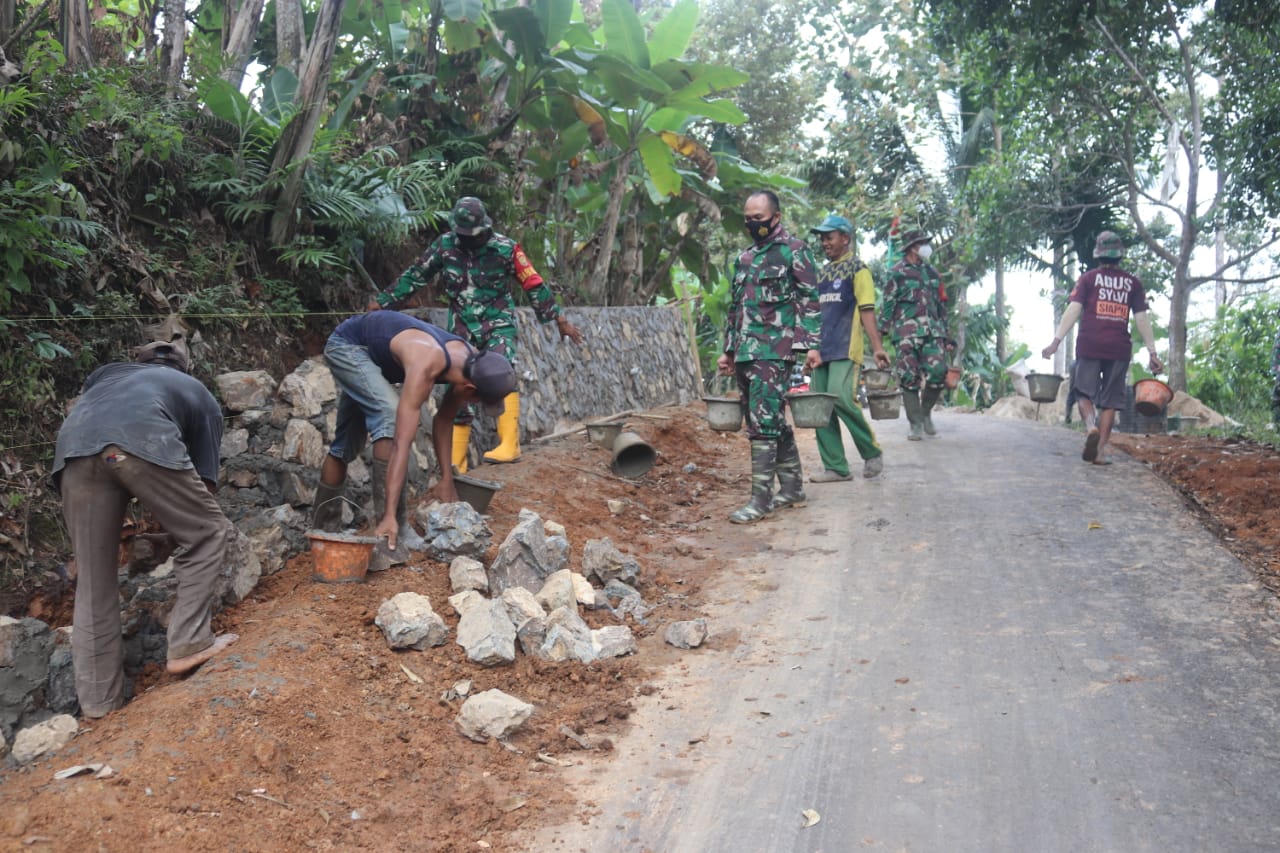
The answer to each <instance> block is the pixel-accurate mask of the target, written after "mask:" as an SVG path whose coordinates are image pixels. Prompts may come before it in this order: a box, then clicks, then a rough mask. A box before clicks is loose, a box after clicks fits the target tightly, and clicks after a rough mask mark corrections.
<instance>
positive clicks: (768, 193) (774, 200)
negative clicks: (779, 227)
mask: <svg viewBox="0 0 1280 853" xmlns="http://www.w3.org/2000/svg"><path fill="white" fill-rule="evenodd" d="M756 196H764V197H765V198H767V199H769V212H770V213H778V212H780V211H781V210H782V202H780V201H778V194H777V193H775V192H774V191H773V190H756V191H755V192H753V193H752V194H751V195H749V196H747V198H755V197H756Z"/></svg>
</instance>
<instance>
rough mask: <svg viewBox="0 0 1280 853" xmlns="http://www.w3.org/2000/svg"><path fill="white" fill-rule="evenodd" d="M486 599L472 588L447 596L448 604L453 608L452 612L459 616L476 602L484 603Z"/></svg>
mask: <svg viewBox="0 0 1280 853" xmlns="http://www.w3.org/2000/svg"><path fill="white" fill-rule="evenodd" d="M487 600H488V599H486V598H485V597H484V596H483V595H481V594H480V593H478V592H476V591H475V590H474V589H464V590H463V591H462V592H457V593H454V594H453V595H451V596H449V606H450V607H452V608H453V612H454V613H456V614H458V615H459V616H461V615H462V614H463V613H465V612H467V611H468V610H470V609H471V608H473V607H475V606H476V605H477V604H484V603H485V601H487Z"/></svg>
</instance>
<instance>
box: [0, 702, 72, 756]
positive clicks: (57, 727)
mask: <svg viewBox="0 0 1280 853" xmlns="http://www.w3.org/2000/svg"><path fill="white" fill-rule="evenodd" d="M79 728H80V726H79V725H78V724H77V723H76V718H75V717H73V716H71V715H70V714H59V715H58V716H56V717H50V718H49V719H47V720H45V721H44V722H42V723H37V724H35V725H34V726H31V727H30V728H25V729H23V730H22V731H20V732H18V734H17V736H16V737H15V738H14V739H13V747H12V748H11V750H10V754H11V755H12V756H13V760H14V762H16V763H18V764H26V763H28V762H30V761H35V760H36V759H37V758H39V757H40V756H42V755H44V754H46V753H49V752H54V751H56V750H59V749H61V748H62V747H64V746H66V745H67V744H68V743H70V742H71V739H72V738H73V737H75V736H76V732H77V731H78V730H79Z"/></svg>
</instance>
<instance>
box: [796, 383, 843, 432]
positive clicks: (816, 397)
mask: <svg viewBox="0 0 1280 853" xmlns="http://www.w3.org/2000/svg"><path fill="white" fill-rule="evenodd" d="M787 405H789V406H791V418H792V420H794V421H795V422H796V426H798V427H805V428H808V429H814V428H817V427H824V426H826V425H827V424H828V423H830V422H831V413H832V412H834V411H835V408H836V395H835V394H825V393H823V392H821V391H802V392H801V393H799V394H788V395H787Z"/></svg>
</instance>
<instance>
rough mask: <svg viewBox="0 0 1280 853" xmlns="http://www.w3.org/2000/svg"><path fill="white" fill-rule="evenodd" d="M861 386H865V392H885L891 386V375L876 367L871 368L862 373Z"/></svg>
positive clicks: (889, 372)
mask: <svg viewBox="0 0 1280 853" xmlns="http://www.w3.org/2000/svg"><path fill="white" fill-rule="evenodd" d="M862 384H864V385H866V386H867V392H868V393H870V392H872V391H887V390H889V387H890V386H891V385H893V373H892V372H891V371H888V370H881V369H880V368H878V367H872V368H869V369H867V370H864V371H862Z"/></svg>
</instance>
